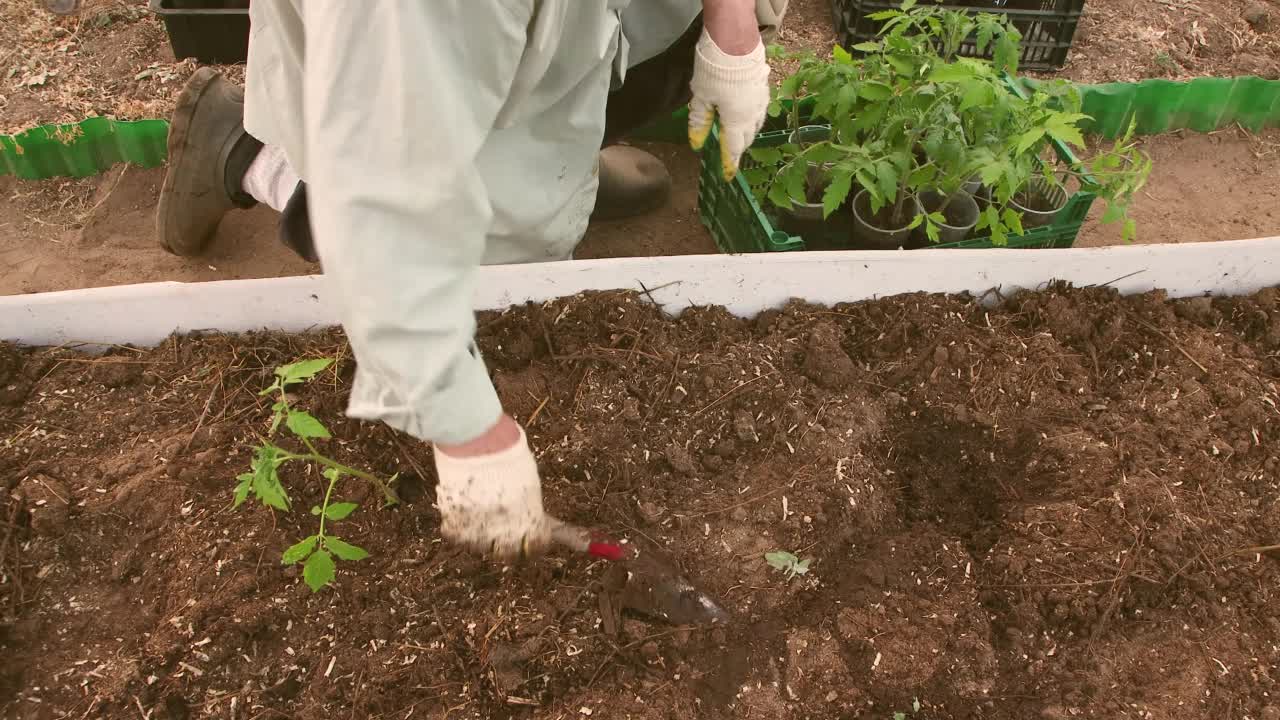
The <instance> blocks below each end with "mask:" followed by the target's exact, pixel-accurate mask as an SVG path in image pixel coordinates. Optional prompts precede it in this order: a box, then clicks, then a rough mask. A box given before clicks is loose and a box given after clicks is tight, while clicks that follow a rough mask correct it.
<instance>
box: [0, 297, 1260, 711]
mask: <svg viewBox="0 0 1280 720" xmlns="http://www.w3.org/2000/svg"><path fill="white" fill-rule="evenodd" d="M480 328H481V329H480V332H479V335H480V344H481V346H482V349H483V351H484V352H485V354H486V357H488V358H489V361H490V365H491V368H492V371H493V375H494V379H495V383H496V385H497V387H498V389H499V392H500V393H501V395H502V396H503V398H504V401H505V403H506V406H507V407H508V408H509V410H510V411H511V412H513V413H514V414H516V415H517V416H518V418H519V419H520V420H521V421H522V422H524V423H525V424H527V425H528V426H529V432H530V436H531V439H532V442H533V444H534V446H535V448H536V450H537V452H538V454H539V457H540V466H541V469H542V472H543V476H544V482H545V487H546V497H547V502H548V504H549V508H550V510H551V511H553V512H554V513H556V514H558V515H560V516H563V517H564V518H566V519H569V520H572V521H576V522H580V523H583V524H587V525H593V526H598V527H602V528H605V529H607V530H610V531H612V532H616V533H618V534H620V535H623V536H626V537H629V538H632V539H634V540H636V541H637V542H657V543H659V544H661V545H663V546H664V547H665V548H666V549H667V550H668V551H670V552H671V553H672V554H673V555H674V556H675V557H678V558H680V559H681V560H682V561H683V563H684V565H685V567H686V569H687V571H688V572H689V573H690V574H692V575H693V576H695V577H696V578H698V579H699V580H700V581H701V582H702V583H703V584H704V585H705V587H706V588H707V589H708V590H710V591H711V592H712V593H713V594H714V595H716V596H717V597H718V598H719V599H720V600H721V601H722V602H723V603H724V604H725V605H726V607H728V608H729V610H730V611H731V612H733V613H734V615H735V621H734V622H733V623H732V624H731V625H729V626H727V627H723V628H719V629H713V630H701V629H687V628H672V627H667V626H664V625H662V624H658V623H653V622H649V621H646V620H644V619H643V618H638V617H628V618H627V619H626V620H625V621H624V622H623V624H622V626H621V627H620V628H616V629H617V633H616V634H610V633H609V632H608V630H609V629H610V628H609V626H608V624H607V623H605V622H604V621H603V620H602V615H601V609H600V605H599V603H598V594H597V592H596V583H597V582H598V581H599V579H600V578H601V577H602V575H603V573H604V569H605V568H604V564H603V563H589V562H586V561H584V560H582V559H579V558H575V557H569V556H566V555H563V554H555V555H552V556H550V557H547V558H545V559H544V560H542V561H539V562H537V563H536V564H533V565H531V566H526V567H521V568H502V567H499V566H497V565H494V564H490V563H488V562H485V561H484V560H481V559H477V558H473V557H470V556H468V555H465V554H463V553H460V552H458V551H456V550H455V549H453V548H452V547H450V546H448V545H446V544H444V543H442V542H441V541H440V539H439V536H438V532H437V516H436V513H435V512H434V510H433V509H432V496H433V479H432V477H431V473H432V471H431V460H430V453H429V451H428V449H427V448H425V447H423V446H422V445H420V444H418V443H416V442H413V441H411V440H409V439H406V438H405V437H403V436H398V435H396V434H394V433H392V432H390V431H389V430H387V429H386V428H384V427H382V426H380V425H375V424H367V423H361V422H356V421H351V420H346V419H343V418H342V415H341V413H342V408H343V406H344V402H345V396H346V389H347V382H348V380H349V378H350V377H351V372H352V370H353V365H352V361H351V357H350V353H349V351H348V350H347V348H346V346H345V344H344V343H343V341H342V338H341V337H340V336H339V335H338V334H336V333H322V334H316V335H308V336H281V335H266V334H259V335H250V336H244V337H239V338H232V337H223V336H208V337H175V338H172V339H171V340H170V341H169V342H167V343H165V344H164V345H163V346H161V347H158V348H156V349H153V350H146V351H135V350H128V349H116V350H114V351H113V352H112V353H110V354H109V355H107V356H105V357H88V356H82V355H78V354H76V353H75V352H74V351H72V350H68V349H61V350H42V351H25V350H24V351H15V350H13V349H11V348H7V349H6V348H0V442H2V443H3V448H4V451H3V452H2V453H0V478H4V480H5V487H6V489H7V490H8V492H6V493H5V495H4V503H5V504H4V505H3V507H0V511H2V512H0V522H3V523H4V524H3V525H0V571H2V572H3V576H2V582H0V609H2V612H3V624H2V625H0V653H2V654H3V657H4V658H5V661H4V663H3V664H2V665H0V704H2V705H3V707H4V710H3V715H4V716H5V717H14V718H55V717H73V718H75V717H106V718H137V717H156V718H187V717H204V716H209V717H233V716H234V717H237V718H249V717H258V718H286V717H288V718H295V717H296V718H315V717H355V718H375V717H387V718H405V717H432V718H439V717H483V718H501V717H521V718H568V717H585V716H587V715H591V716H593V717H605V718H624V717H631V718H655V719H656V718H672V717H681V718H688V717H706V718H729V717H735V718H740V717H756V718H806V717H810V718H813V717H823V718H837V717H838V718H864V717H865V718H878V719H884V718H890V717H893V716H894V715H893V714H894V713H895V712H901V713H904V714H905V717H908V718H1010V719H1015V718H1016V719H1018V720H1022V719H1024V718H1051V719H1054V718H1061V719H1066V718H1074V717H1108V718H1122V717H1128V718H1244V717H1249V718H1261V719H1266V720H1272V719H1274V718H1275V717H1277V713H1280V705H1277V701H1276V700H1275V697H1276V693H1277V691H1280V687H1278V686H1277V681H1278V680H1280V677H1278V676H1277V670H1276V666H1277V663H1278V662H1280V650H1277V647H1278V646H1280V609H1278V608H1280V605H1278V604H1277V599H1278V598H1277V588H1278V587H1280V585H1278V584H1277V583H1278V582H1280V565H1277V559H1280V558H1278V556H1277V554H1276V551H1275V550H1274V549H1273V550H1267V549H1263V547H1264V546H1275V545H1276V543H1278V542H1280V507H1277V502H1278V500H1277V499H1278V498H1280V493H1278V492H1277V478H1278V477H1280V459H1278V455H1280V453H1278V451H1277V443H1280V417H1278V416H1280V412H1278V411H1277V400H1278V399H1280V391H1278V388H1277V382H1278V381H1280V292H1277V291H1276V290H1268V291H1265V292H1262V293H1259V294H1258V295H1256V296H1254V297H1250V298H1241V299H1217V300H1210V299H1195V300H1186V301H1179V302H1166V301H1164V300H1163V298H1162V297H1161V296H1159V295H1145V296H1138V297H1131V298H1119V297H1117V296H1115V295H1114V294H1113V293H1111V292H1109V291H1108V290H1105V289H1092V290H1069V289H1065V288H1056V287H1055V288H1051V289H1049V290H1048V291H1046V292H1043V293H1037V294H1025V295H1020V296H1018V297H1017V298H1014V299H1012V300H1010V301H1008V302H1006V303H1005V304H1004V305H1003V306H1002V307H1000V308H988V307H984V306H983V305H981V304H979V303H976V302H973V301H970V300H966V299H964V298H957V297H943V296H927V295H910V296H902V297H896V298H890V299H883V300H879V301H875V302H867V303H859V304H852V305H845V306H838V307H835V308H830V309H823V308H816V307H811V306H804V305H799V304H796V305H792V306H789V307H787V308H785V309H783V310H779V311H769V312H766V313H763V314H762V315H760V316H759V317H757V318H755V319H752V320H742V319H737V318H734V317H731V316H729V315H728V314H726V313H725V312H724V311H722V310H720V309H717V308H690V309H689V310H687V311H685V312H684V313H683V314H682V315H680V316H679V317H678V318H675V319H667V318H664V317H662V316H661V315H660V314H659V313H657V312H656V311H655V310H654V309H653V308H652V307H650V306H649V305H647V304H646V303H645V302H644V298H643V297H637V296H633V295H629V294H621V293H605V294H600V295H596V296H591V297H576V298H570V299H566V300H562V301H556V302H551V303H547V304H545V305H541V306H528V307H520V308H515V309H512V310H510V311H508V312H506V313H504V314H493V313H486V314H484V315H483V317H482V318H481V320H480ZM317 355H333V356H336V357H339V358H340V361H339V363H338V365H337V367H336V370H335V371H329V372H325V373H324V374H322V375H321V376H319V377H318V378H317V379H316V380H314V381H313V382H312V383H311V384H310V385H307V386H303V387H302V388H301V389H299V390H298V392H297V393H296V397H295V402H296V403H297V404H299V405H301V406H304V407H306V408H308V409H310V410H312V411H313V412H315V413H316V414H317V415H318V416H320V417H321V418H322V419H324V420H325V421H326V422H327V423H328V424H329V425H330V427H331V429H332V430H333V431H334V434H335V437H337V438H340V440H331V441H326V442H325V443H324V447H325V449H326V450H327V451H328V452H330V453H332V454H334V455H335V456H336V457H338V458H339V459H340V460H343V461H345V462H348V463H353V464H357V465H359V466H361V467H367V468H370V469H372V470H375V471H377V472H379V473H382V474H384V475H390V474H391V473H393V472H400V473H402V475H401V478H402V480H401V482H400V484H399V490H400V493H401V494H402V497H403V499H404V501H405V502H404V504H403V505H402V506H400V507H399V508H396V509H387V510H378V509H375V508H376V505H377V502H376V501H375V497H374V495H373V494H371V492H370V490H369V488H367V487H366V486H364V485H362V484H358V483H354V482H350V483H347V484H345V485H343V486H342V487H341V488H340V489H339V494H340V495H341V496H342V497H344V498H348V499H352V500H355V501H358V502H361V503H362V507H361V509H360V510H358V511H357V512H356V513H355V514H354V515H352V517H351V518H349V519H347V520H345V521H343V534H344V536H345V537H347V538H348V539H349V540H351V541H352V542H356V543H358V544H360V545H362V546H364V547H365V548H367V549H368V550H369V551H370V552H371V553H372V556H371V557H370V558H369V559H367V560H363V561H360V562H357V563H348V564H346V565H344V566H343V568H342V570H341V571H340V573H339V576H338V578H337V586H336V588H334V589H331V590H326V591H324V592H322V593H320V594H318V595H313V594H311V593H310V591H308V590H307V589H306V587H305V586H304V585H303V584H302V582H301V580H300V578H299V577H298V576H297V573H296V572H295V571H294V570H293V569H290V568H283V567H281V565H280V563H279V560H278V558H279V556H280V552H281V551H282V549H283V548H285V547H286V546H287V545H289V544H291V543H292V542H293V541H294V540H296V539H298V538H300V537H302V536H303V535H304V534H306V533H309V532H313V531H314V528H313V520H314V518H312V517H311V516H310V515H309V514H307V513H306V512H305V511H298V510H295V511H294V512H291V513H287V514H272V513H271V512H268V511H267V510H265V509H263V508H260V507H249V506H245V507H241V508H239V509H235V510H233V509H232V508H231V507H230V499H231V487H232V484H233V482H234V480H233V478H234V476H235V475H236V474H238V473H240V472H243V471H244V470H245V468H246V467H247V463H248V459H249V454H248V450H247V447H248V446H249V444H251V443H252V442H254V440H253V436H254V435H255V434H256V433H259V432H262V431H263V430H264V424H265V421H266V418H267V417H268V413H269V401H267V400H264V399H262V398H259V397H257V396H256V394H255V393H256V391H257V389H259V388H260V387H262V386H264V385H265V384H266V383H267V381H268V377H269V376H270V374H271V371H272V368H273V367H275V366H277V365H279V364H283V363H286V362H290V361H292V360H295V359H297V358H300V357H304V356H317ZM284 477H285V482H286V484H287V485H288V487H289V489H290V492H291V493H292V495H293V499H294V502H295V504H296V506H298V507H300V508H306V507H310V506H311V504H313V503H314V502H316V501H318V499H319V491H320V486H319V483H318V478H317V477H316V474H314V473H310V474H308V473H304V472H302V471H301V470H300V469H296V468H295V469H293V470H291V471H286V473H285V476H284ZM1251 548H1253V549H1251ZM776 550H786V551H790V552H793V553H795V554H796V555H797V556H799V557H801V558H809V559H811V565H810V567H809V572H808V573H807V574H805V575H800V576H798V577H796V578H795V579H792V580H790V581H788V580H787V578H786V577H785V576H784V575H783V574H782V573H781V572H779V571H777V570H774V569H772V568H771V567H770V566H769V565H768V564H766V562H765V561H764V558H763V554H764V553H766V552H771V551H776ZM917 703H918V708H919V709H918V710H913V707H917Z"/></svg>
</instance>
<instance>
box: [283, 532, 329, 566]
mask: <svg viewBox="0 0 1280 720" xmlns="http://www.w3.org/2000/svg"><path fill="white" fill-rule="evenodd" d="M319 540H320V538H319V537H318V536H316V535H312V536H311V537H309V538H306V539H304V540H302V541H300V542H297V543H295V544H294V545H292V546H290V547H289V549H288V550H285V551H284V555H282V556H281V557H280V562H281V564H284V565H297V564H298V563H300V562H302V561H303V560H304V559H305V558H306V557H307V556H308V555H310V554H311V551H313V550H315V549H316V543H317V542H318V541H319Z"/></svg>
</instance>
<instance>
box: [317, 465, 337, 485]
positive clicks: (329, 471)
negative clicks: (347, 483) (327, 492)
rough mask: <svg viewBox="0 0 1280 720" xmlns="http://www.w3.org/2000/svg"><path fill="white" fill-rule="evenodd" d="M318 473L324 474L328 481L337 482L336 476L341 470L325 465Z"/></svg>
mask: <svg viewBox="0 0 1280 720" xmlns="http://www.w3.org/2000/svg"><path fill="white" fill-rule="evenodd" d="M320 474H321V475H324V477H325V479H326V480H329V481H330V482H337V481H338V476H339V475H341V474H342V472H341V471H340V470H338V468H332V467H327V468H325V469H324V470H321V471H320Z"/></svg>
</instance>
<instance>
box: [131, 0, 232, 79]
mask: <svg viewBox="0 0 1280 720" xmlns="http://www.w3.org/2000/svg"><path fill="white" fill-rule="evenodd" d="M150 7H151V12H153V13H155V14H156V15H159V16H160V19H161V20H163V21H164V27H165V30H166V31H167V32H168V33H169V45H170V46H171V47H172V48H173V54H174V57H176V58H177V59H179V60H181V59H183V58H195V59H196V60H199V61H200V62H202V63H208V64H213V65H230V64H235V63H242V62H244V61H245V60H247V59H248V57H249V0H151V4H150Z"/></svg>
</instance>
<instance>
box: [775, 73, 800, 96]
mask: <svg viewBox="0 0 1280 720" xmlns="http://www.w3.org/2000/svg"><path fill="white" fill-rule="evenodd" d="M803 81H804V76H802V75H800V74H795V75H791V76H789V77H788V78H787V79H786V80H783V81H782V85H781V86H780V87H779V88H778V97H783V98H794V97H795V96H796V92H797V91H799V90H800V83H801V82H803Z"/></svg>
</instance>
